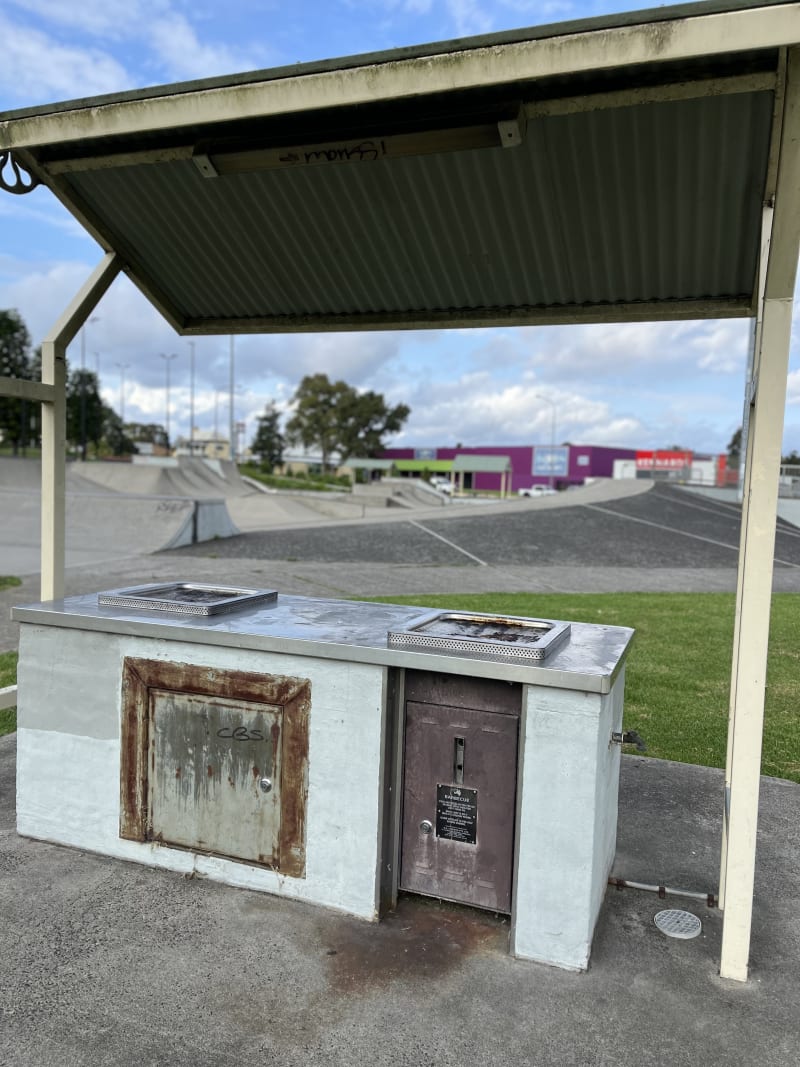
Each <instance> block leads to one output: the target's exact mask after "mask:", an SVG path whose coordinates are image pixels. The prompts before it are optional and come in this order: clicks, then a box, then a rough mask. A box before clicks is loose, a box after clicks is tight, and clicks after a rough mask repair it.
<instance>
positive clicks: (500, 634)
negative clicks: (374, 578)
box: [388, 611, 570, 663]
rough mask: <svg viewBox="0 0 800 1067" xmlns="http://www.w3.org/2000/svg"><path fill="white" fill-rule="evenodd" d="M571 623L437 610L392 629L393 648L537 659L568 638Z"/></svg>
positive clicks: (528, 659) (521, 660) (518, 660)
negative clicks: (400, 627) (399, 627)
mask: <svg viewBox="0 0 800 1067" xmlns="http://www.w3.org/2000/svg"><path fill="white" fill-rule="evenodd" d="M569 634H570V624H569V623H568V622H556V621H554V620H552V619H525V618H520V617H518V616H514V615H511V616H509V615H471V614H469V613H468V612H460V611H437V612H433V613H431V614H428V615H424V616H422V617H420V618H419V619H414V620H412V622H410V623H409V624H408V625H407V626H405V627H403V628H402V629H398V630H390V631H389V634H388V644H389V647H390V648H404V649H415V648H418V649H424V650H425V651H429V652H437V651H438V652H452V653H456V654H460V655H466V656H478V657H480V658H481V659H483V658H488V659H501V660H511V661H512V662H524V663H535V662H537V661H541V660H543V659H545V658H546V657H547V656H549V655H550V653H551V652H553V651H554V650H555V649H556V648H558V646H559V645H561V644H562V643H563V642H564V641H567V640H568V639H569Z"/></svg>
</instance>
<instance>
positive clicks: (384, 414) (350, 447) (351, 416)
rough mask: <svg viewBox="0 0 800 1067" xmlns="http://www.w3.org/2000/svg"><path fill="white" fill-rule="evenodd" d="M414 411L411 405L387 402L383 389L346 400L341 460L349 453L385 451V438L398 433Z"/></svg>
mask: <svg viewBox="0 0 800 1067" xmlns="http://www.w3.org/2000/svg"><path fill="white" fill-rule="evenodd" d="M410 414H411V408H409V407H407V406H406V405H405V404H397V405H396V406H395V407H393V408H389V407H387V406H386V401H385V400H384V399H383V397H382V396H381V394H380V393H372V392H369V393H357V392H356V391H355V390H353V393H352V395H351V396H348V397H347V399H346V400H345V401H344V404H343V409H342V425H341V432H340V439H339V452H340V453H341V457H342V461H344V460H345V459H347V457H348V456H364V457H374V456H377V455H378V453H379V452H382V451H383V448H384V443H383V439H384V437H386V436H387V434H390V433H397V432H398V430H400V429H402V426H403V423H404V422H405V421H406V419H407V418H408V416H409V415H410Z"/></svg>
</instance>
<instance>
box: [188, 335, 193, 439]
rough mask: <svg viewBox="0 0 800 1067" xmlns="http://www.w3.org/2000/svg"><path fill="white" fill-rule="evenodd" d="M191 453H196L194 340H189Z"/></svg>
mask: <svg viewBox="0 0 800 1067" xmlns="http://www.w3.org/2000/svg"><path fill="white" fill-rule="evenodd" d="M189 455H190V456H193V455H194V341H190V342H189Z"/></svg>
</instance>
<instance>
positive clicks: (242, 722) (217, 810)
mask: <svg viewBox="0 0 800 1067" xmlns="http://www.w3.org/2000/svg"><path fill="white" fill-rule="evenodd" d="M282 712H283V708H281V707H279V706H276V705H271V704H256V703H253V702H252V701H249V700H221V699H218V698H215V697H206V696H194V695H191V694H188V693H176V692H171V691H168V690H161V689H151V690H150V713H151V716H152V727H151V746H152V759H153V773H152V774H151V776H150V797H149V801H150V804H149V806H150V818H151V833H152V836H153V838H155V840H157V841H163V842H164V843H165V844H173V845H182V846H184V847H187V848H195V849H200V850H202V851H207V852H214V853H217V854H219V855H221V856H231V857H233V858H234V859H242V860H250V861H252V862H254V863H263V864H266V865H268V866H277V865H278V861H279V844H280V820H281V791H280V779H281V744H280V735H281V722H282V718H281V716H282Z"/></svg>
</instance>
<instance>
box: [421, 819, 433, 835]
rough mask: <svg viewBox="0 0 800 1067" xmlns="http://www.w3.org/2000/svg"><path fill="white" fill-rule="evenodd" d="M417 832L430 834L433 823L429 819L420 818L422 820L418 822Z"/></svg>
mask: <svg viewBox="0 0 800 1067" xmlns="http://www.w3.org/2000/svg"><path fill="white" fill-rule="evenodd" d="M419 832H420V833H421V834H432V833H433V823H432V822H431V821H430V819H423V820H422V822H421V823H420V824H419Z"/></svg>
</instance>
